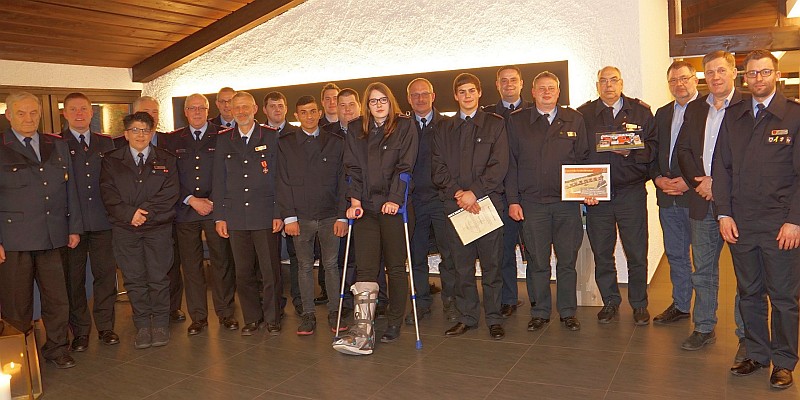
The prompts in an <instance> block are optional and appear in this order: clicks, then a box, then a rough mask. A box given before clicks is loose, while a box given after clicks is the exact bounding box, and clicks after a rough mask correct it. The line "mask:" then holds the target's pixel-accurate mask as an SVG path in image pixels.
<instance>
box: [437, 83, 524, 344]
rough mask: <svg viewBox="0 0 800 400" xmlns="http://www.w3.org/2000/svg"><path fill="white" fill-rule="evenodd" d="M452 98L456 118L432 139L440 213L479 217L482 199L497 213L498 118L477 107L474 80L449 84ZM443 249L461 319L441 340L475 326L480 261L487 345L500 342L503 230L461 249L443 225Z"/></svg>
mask: <svg viewBox="0 0 800 400" xmlns="http://www.w3.org/2000/svg"><path fill="white" fill-rule="evenodd" d="M453 97H454V98H455V100H456V101H457V102H458V106H459V112H458V114H457V115H456V116H454V117H453V118H447V119H442V120H441V121H440V122H439V124H438V125H437V127H436V135H435V136H434V137H433V146H432V150H431V153H432V157H433V160H432V163H431V171H432V172H431V173H432V174H433V183H434V185H436V187H437V188H438V189H439V193H440V196H441V199H442V201H444V211H445V212H446V213H448V214H450V213H453V212H455V211H458V210H459V209H462V210H465V211H466V212H470V213H473V214H478V213H480V212H481V208H480V206H479V205H478V200H479V199H481V198H483V197H484V196H488V197H489V199H490V200H491V202H492V204H493V205H494V207H495V208H496V209H497V211H498V213H505V212H506V210H505V209H504V207H503V206H502V204H503V203H502V200H501V195H502V194H503V179H505V177H506V172H507V171H508V154H509V151H508V137H507V136H506V127H505V122H504V121H503V117H501V116H499V115H497V114H492V113H487V112H484V111H482V110H480V108H479V107H478V101H479V100H480V97H481V82H480V80H478V78H477V77H476V76H475V75H472V74H468V73H463V74H459V75H458V76H457V77H456V79H455V81H454V82H453ZM447 227H448V235H447V236H448V240H449V241H450V245H449V249H450V252H451V253H452V255H453V263H454V264H455V271H456V305H457V307H458V310H459V311H461V317H459V319H458V323H456V324H455V325H454V326H453V327H452V328H450V329H448V330H447V331H446V332H445V335H446V336H459V335H462V334H464V333H466V332H467V331H468V330H470V329H474V328H476V327H477V325H478V321H479V320H480V314H479V313H480V303H481V302H480V298H479V297H478V289H477V287H476V286H475V259H476V258H480V261H481V283H482V285H483V307H484V310H485V313H486V324H487V325H489V335H490V336H491V337H492V338H493V339H498V340H499V339H502V338H503V337H505V330H504V329H503V325H502V324H503V316H502V314H500V292H501V291H502V287H503V279H502V278H501V277H500V265H499V264H500V260H501V259H502V252H503V250H502V246H501V244H502V243H503V230H502V229H495V230H494V231H492V232H490V233H488V234H486V235H484V236H482V237H481V238H479V239H477V240H475V241H474V242H472V243H470V244H468V245H466V246H465V245H464V244H463V243H462V242H461V239H460V238H459V236H458V233H457V232H456V230H455V228H454V226H453V224H452V223H448V224H447Z"/></svg>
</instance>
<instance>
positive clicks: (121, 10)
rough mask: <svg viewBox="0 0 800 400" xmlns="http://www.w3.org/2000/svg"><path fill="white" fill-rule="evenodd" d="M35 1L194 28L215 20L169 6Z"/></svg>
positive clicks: (77, 0) (99, 0)
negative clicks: (178, 10)
mask: <svg viewBox="0 0 800 400" xmlns="http://www.w3.org/2000/svg"><path fill="white" fill-rule="evenodd" d="M36 1H37V2H39V3H43V4H49V5H54V6H58V5H60V6H63V7H65V8H72V9H74V10H77V11H78V12H84V11H92V12H100V13H105V14H108V15H109V16H120V17H124V18H134V19H136V20H137V21H142V20H145V21H147V20H150V21H152V20H153V19H152V18H157V20H158V21H160V22H170V23H173V24H179V25H187V26H191V27H194V28H202V27H204V26H206V25H208V24H210V23H212V22H214V21H216V20H217V18H205V17H200V16H197V15H191V14H182V13H178V12H175V10H172V9H170V8H167V9H161V10H158V9H153V8H147V7H144V6H138V5H130V4H125V3H119V2H116V1H109V0H70V1H69V2H64V1H63V0H36Z"/></svg>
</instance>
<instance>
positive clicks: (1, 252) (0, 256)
mask: <svg viewBox="0 0 800 400" xmlns="http://www.w3.org/2000/svg"><path fill="white" fill-rule="evenodd" d="M4 262H6V249H5V248H4V247H3V245H2V244H0V264H2V263H4Z"/></svg>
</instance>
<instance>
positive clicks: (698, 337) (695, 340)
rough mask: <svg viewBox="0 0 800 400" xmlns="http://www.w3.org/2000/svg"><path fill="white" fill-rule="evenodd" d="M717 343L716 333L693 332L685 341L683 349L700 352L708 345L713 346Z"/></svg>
mask: <svg viewBox="0 0 800 400" xmlns="http://www.w3.org/2000/svg"><path fill="white" fill-rule="evenodd" d="M716 341H717V335H716V334H714V331H711V332H709V333H700V332H698V331H694V332H692V334H691V335H689V337H688V338H687V339H686V340H684V341H683V344H682V345H681V348H682V349H684V350H689V351H695V350H700V349H702V348H703V346H705V345H707V344H712V343H714V342H716Z"/></svg>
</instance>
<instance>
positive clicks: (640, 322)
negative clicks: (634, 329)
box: [633, 307, 650, 326]
mask: <svg viewBox="0 0 800 400" xmlns="http://www.w3.org/2000/svg"><path fill="white" fill-rule="evenodd" d="M633 323H634V325H636V326H644V325H647V324H649V323H650V312H648V311H647V307H639V308H634V309H633Z"/></svg>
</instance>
